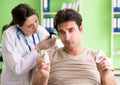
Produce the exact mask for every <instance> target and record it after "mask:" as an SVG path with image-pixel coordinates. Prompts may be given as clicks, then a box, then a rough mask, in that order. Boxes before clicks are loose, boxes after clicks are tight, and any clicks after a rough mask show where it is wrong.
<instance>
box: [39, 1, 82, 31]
mask: <svg viewBox="0 0 120 85" xmlns="http://www.w3.org/2000/svg"><path fill="white" fill-rule="evenodd" d="M79 2H80V0H59V1H58V2H56V1H55V0H40V5H41V17H40V18H41V19H40V22H41V25H42V26H43V27H45V28H46V29H47V30H48V31H49V32H51V31H54V30H53V19H54V16H55V14H56V13H57V11H58V10H60V9H63V8H72V9H75V10H77V11H78V10H79ZM48 23H50V24H48ZM51 26H52V27H51Z"/></svg>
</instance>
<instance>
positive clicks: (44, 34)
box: [37, 25, 49, 40]
mask: <svg viewBox="0 0 120 85" xmlns="http://www.w3.org/2000/svg"><path fill="white" fill-rule="evenodd" d="M37 31H38V34H39V36H40V40H44V39H46V38H47V37H48V36H49V32H48V31H47V30H46V29H45V28H43V27H42V26H40V25H39V26H38V30H37Z"/></svg>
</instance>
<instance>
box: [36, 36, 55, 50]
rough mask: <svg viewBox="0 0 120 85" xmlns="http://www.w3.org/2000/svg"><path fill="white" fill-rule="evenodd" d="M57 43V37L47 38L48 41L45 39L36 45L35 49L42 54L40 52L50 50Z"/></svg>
mask: <svg viewBox="0 0 120 85" xmlns="http://www.w3.org/2000/svg"><path fill="white" fill-rule="evenodd" d="M55 42H56V38H55V37H52V38H47V39H45V40H42V41H40V42H39V43H38V44H37V45H36V47H35V49H36V50H37V51H38V52H40V50H43V49H48V48H50V47H52V46H53V45H54V44H55Z"/></svg>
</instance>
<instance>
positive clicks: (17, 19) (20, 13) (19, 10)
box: [9, 4, 37, 26]
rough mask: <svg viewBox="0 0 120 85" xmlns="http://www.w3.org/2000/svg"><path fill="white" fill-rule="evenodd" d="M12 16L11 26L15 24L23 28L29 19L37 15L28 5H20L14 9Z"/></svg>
mask: <svg viewBox="0 0 120 85" xmlns="http://www.w3.org/2000/svg"><path fill="white" fill-rule="evenodd" d="M11 14H12V19H13V20H12V22H11V23H10V25H9V26H11V25H15V24H18V25H20V26H22V25H23V24H24V22H25V21H26V19H27V18H28V17H30V16H32V15H34V14H35V15H37V13H36V11H35V10H34V9H33V8H32V7H30V6H29V5H28V4H18V5H17V6H16V7H15V8H13V9H12V11H11Z"/></svg>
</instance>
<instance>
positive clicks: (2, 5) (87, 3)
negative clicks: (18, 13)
mask: <svg viewBox="0 0 120 85" xmlns="http://www.w3.org/2000/svg"><path fill="white" fill-rule="evenodd" d="M74 1H76V0H49V2H50V11H54V12H56V11H58V10H59V9H61V6H62V4H63V3H64V2H66V3H69V2H74ZM79 1H80V4H79V10H78V11H79V12H80V13H81V15H82V17H83V27H84V29H83V34H82V44H83V45H84V47H88V48H93V49H98V50H99V49H100V50H102V51H103V52H104V53H105V54H106V56H107V57H109V58H110V57H111V47H112V46H111V34H112V33H111V29H112V17H111V16H112V14H113V13H112V0H79ZM19 3H27V4H29V5H30V6H32V7H33V8H34V9H36V11H37V13H38V15H39V23H41V22H42V21H41V20H42V19H41V4H40V3H41V0H0V42H1V41H2V38H1V36H2V27H3V26H4V25H6V24H9V23H10V22H11V19H12V17H11V9H12V8H13V7H15V6H16V5H17V4H19ZM76 36H77V35H76ZM117 42H120V35H118V39H117ZM115 47H117V48H118V47H119V49H120V44H119V43H116V44H115ZM113 59H114V62H113V67H114V68H115V69H120V62H119V61H120V54H119V55H118V54H117V56H114V58H113ZM0 68H2V63H0Z"/></svg>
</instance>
